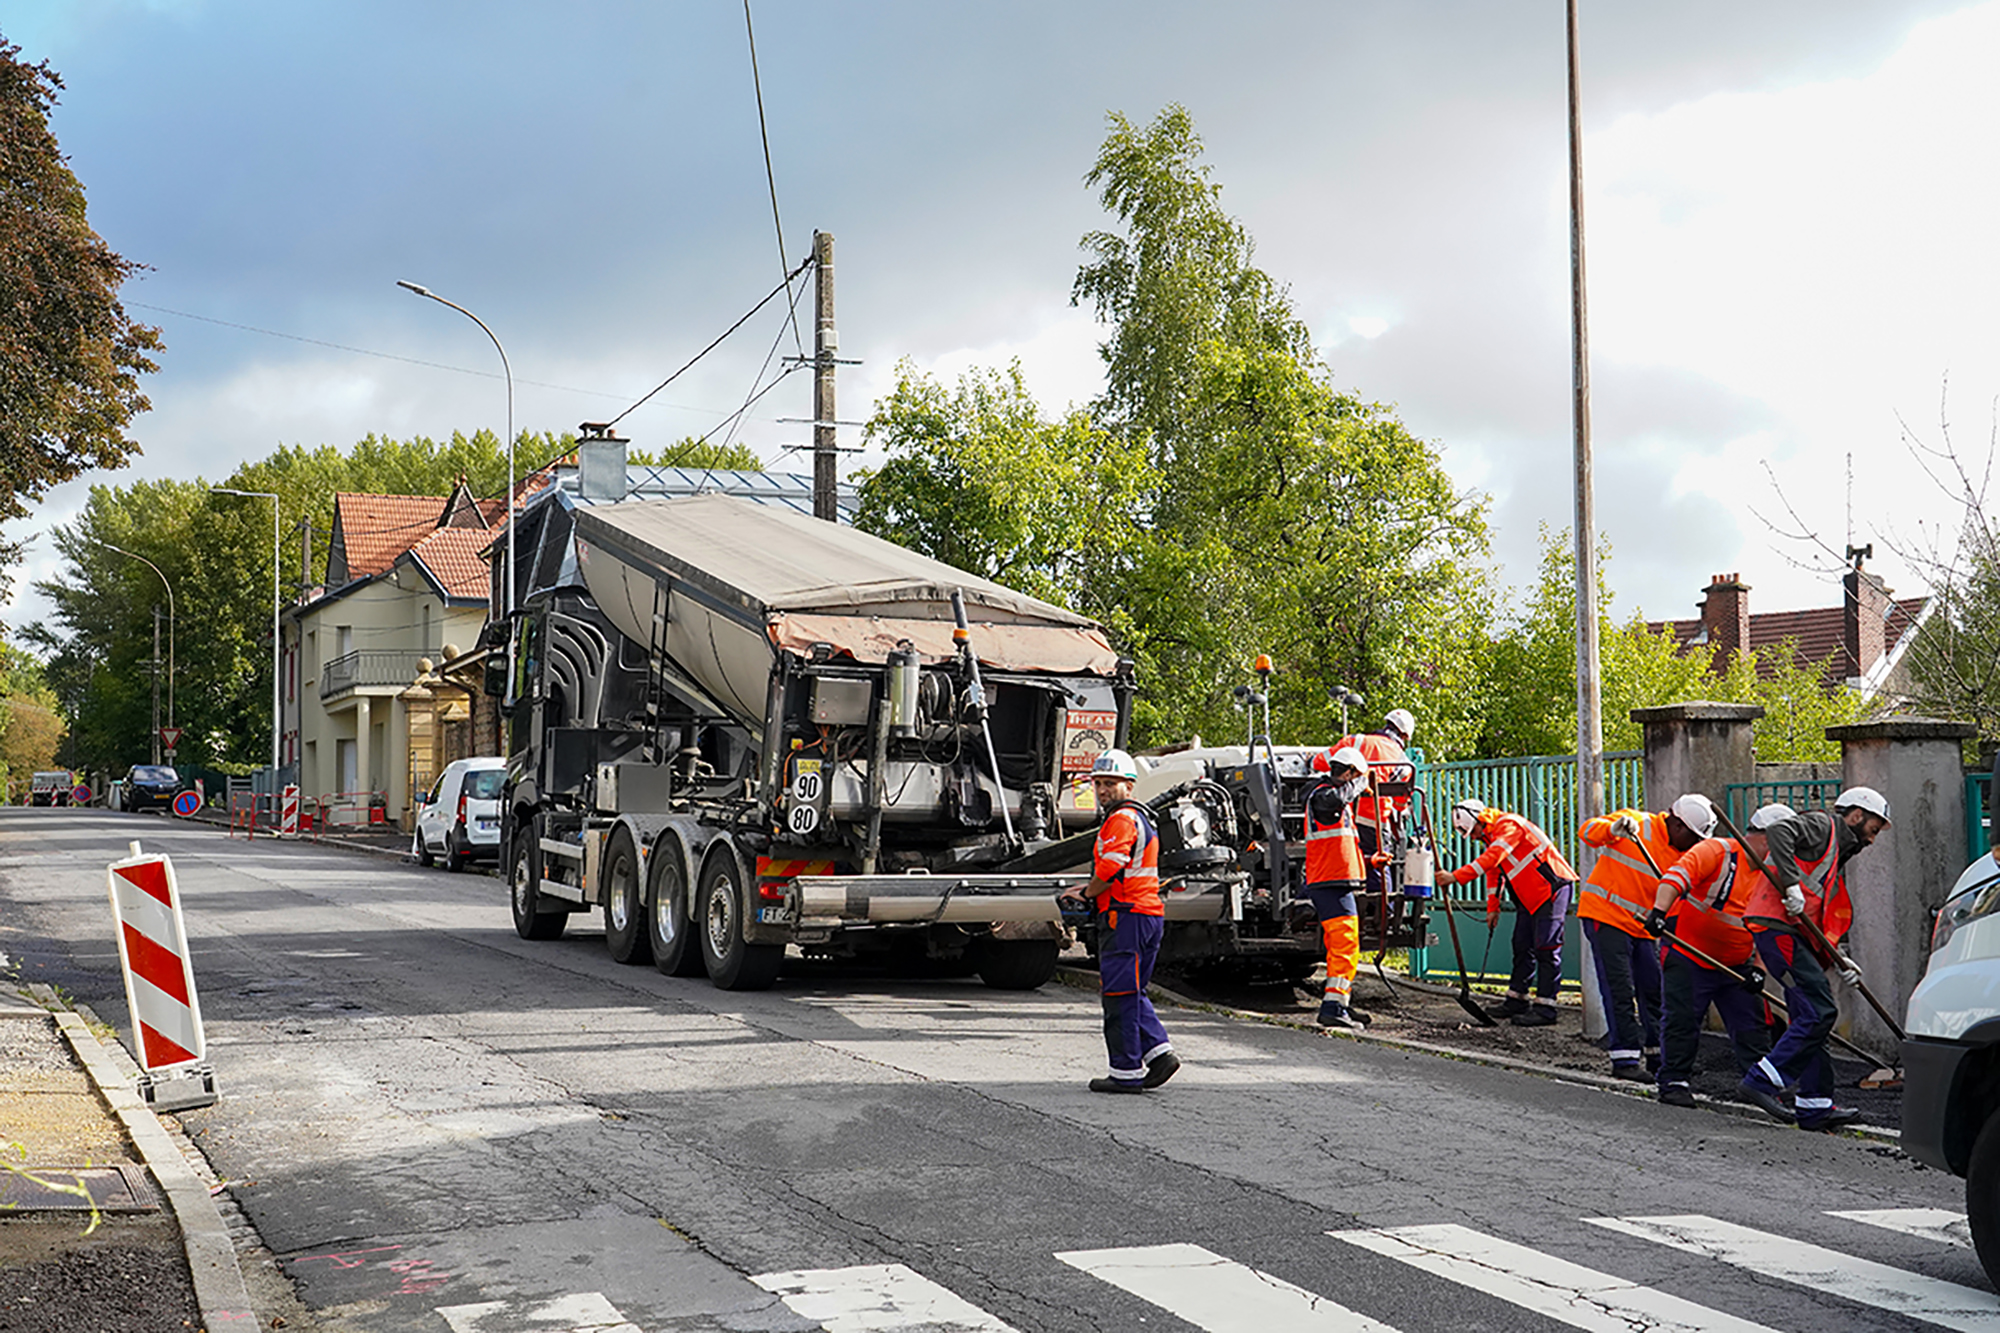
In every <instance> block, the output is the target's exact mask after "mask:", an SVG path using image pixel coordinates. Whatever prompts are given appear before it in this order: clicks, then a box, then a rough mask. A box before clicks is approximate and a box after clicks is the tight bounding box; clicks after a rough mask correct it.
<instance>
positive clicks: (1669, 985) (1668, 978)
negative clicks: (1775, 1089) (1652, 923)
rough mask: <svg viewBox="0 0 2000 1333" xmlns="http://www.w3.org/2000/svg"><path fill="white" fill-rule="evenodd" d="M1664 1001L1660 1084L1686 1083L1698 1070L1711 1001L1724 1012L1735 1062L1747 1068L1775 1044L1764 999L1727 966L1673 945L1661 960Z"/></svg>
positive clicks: (1741, 1070) (1742, 1069)
mask: <svg viewBox="0 0 2000 1333" xmlns="http://www.w3.org/2000/svg"><path fill="white" fill-rule="evenodd" d="M1660 972H1661V975H1662V978H1663V982H1664V984H1663V986H1662V988H1661V995H1662V998H1663V999H1664V1001H1665V1008H1666V1017H1665V1021H1664V1026H1665V1031H1664V1033H1663V1034H1662V1036H1663V1038H1664V1040H1663V1041H1662V1042H1661V1049H1660V1086H1661V1087H1663V1088H1664V1087H1668V1086H1669V1085H1671V1084H1675V1083H1686V1082H1687V1081H1688V1079H1689V1078H1691V1077H1692V1076H1693V1074H1694V1062H1695V1056H1696V1054H1697V1053H1699V1051H1700V1049H1701V1021H1702V1019H1704V1018H1706V1017H1708V1010H1709V1006H1710V1005H1713V1006H1714V1007H1715V1012H1716V1013H1718V1014H1720V1015H1722V1026H1723V1027H1724V1028H1725V1029H1727V1030H1728V1032H1729V1044H1730V1047H1731V1049H1732V1050H1733V1051H1734V1052H1735V1055H1736V1068H1737V1072H1738V1073H1740V1074H1748V1073H1749V1072H1750V1070H1751V1069H1752V1068H1754V1067H1755V1066H1756V1064H1757V1062H1758V1061H1759V1060H1761V1059H1763V1058H1764V1056H1765V1053H1766V1052H1768V1051H1769V1050H1770V1049H1771V1031H1770V1029H1769V1028H1767V1027H1766V1026H1765V1025H1764V1002H1763V1001H1762V1000H1761V999H1759V998H1758V997H1757V996H1755V995H1753V994H1752V993H1751V992H1750V990H1749V989H1748V988H1747V987H1745V986H1744V984H1743V983H1742V982H1740V981H1738V980H1736V979H1735V978H1734V977H1732V976H1730V975H1729V974H1728V973H1727V972H1723V971H1719V970H1718V969H1716V968H1712V967H1704V966H1703V965H1702V964H1700V963H1697V962H1696V961H1695V960H1694V959H1692V958H1690V957H1688V956H1687V955H1686V954H1684V953H1682V952H1681V951H1680V950H1679V949H1676V948H1674V947H1672V946H1671V945H1669V946H1668V947H1667V956H1666V959H1665V961H1664V962H1663V963H1662V964H1661V965H1660Z"/></svg>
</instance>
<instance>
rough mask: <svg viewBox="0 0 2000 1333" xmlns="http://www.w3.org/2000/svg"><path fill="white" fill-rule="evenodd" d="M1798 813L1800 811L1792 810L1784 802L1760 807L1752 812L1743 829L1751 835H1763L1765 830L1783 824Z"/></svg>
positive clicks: (1775, 802) (1774, 802)
mask: <svg viewBox="0 0 2000 1333" xmlns="http://www.w3.org/2000/svg"><path fill="white" fill-rule="evenodd" d="M1797 813H1798V811H1796V810H1794V809H1792V807H1790V806H1789V805H1786V804H1785V803H1784V802H1783V801H1773V802H1771V803H1770V804H1769V805H1760V806H1758V807H1757V808H1756V809H1755V810H1752V811H1751V812H1750V818H1749V820H1748V821H1747V822H1746V823H1745V824H1744V825H1743V827H1744V828H1745V829H1746V830H1747V831H1749V832H1751V833H1762V832H1763V831H1764V830H1765V829H1767V828H1769V827H1771V825H1773V824H1782V823H1783V822H1784V821H1786V820H1787V819H1790V818H1791V817H1792V816H1793V815H1796V814H1797Z"/></svg>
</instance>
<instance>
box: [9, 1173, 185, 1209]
mask: <svg viewBox="0 0 2000 1333" xmlns="http://www.w3.org/2000/svg"><path fill="white" fill-rule="evenodd" d="M21 1169H23V1168H16V1169H14V1170H7V1171H0V1212H88V1211H89V1210H90V1208H91V1206H92V1205H93V1204H95V1205H96V1207H97V1210H98V1211H99V1212H104V1213H148V1212H156V1211H158V1209H159V1207H160V1202H159V1200H158V1199H157V1198H155V1197H154V1195H153V1188H152V1186H151V1185H149V1184H147V1183H146V1171H145V1168H144V1167H139V1166H130V1165H127V1166H37V1167H32V1168H25V1169H27V1170H29V1171H30V1173H31V1174H30V1175H21V1174H18V1172H19V1170H21ZM56 1185H61V1186H75V1185H81V1186H82V1187H83V1188H84V1189H85V1190H87V1191H89V1193H90V1198H89V1199H88V1200H85V1199H83V1198H81V1197H79V1196H78V1195H76V1194H73V1193H70V1192H69V1190H68V1189H56V1188H52V1186H56Z"/></svg>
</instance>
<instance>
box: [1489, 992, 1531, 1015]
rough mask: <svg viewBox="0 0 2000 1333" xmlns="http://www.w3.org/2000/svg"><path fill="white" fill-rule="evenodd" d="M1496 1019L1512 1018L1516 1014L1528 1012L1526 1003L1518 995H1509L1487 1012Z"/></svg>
mask: <svg viewBox="0 0 2000 1333" xmlns="http://www.w3.org/2000/svg"><path fill="white" fill-rule="evenodd" d="M1489 1012H1491V1013H1492V1014H1493V1015H1494V1017H1496V1018H1512V1017H1513V1016H1514V1015H1516V1014H1525V1013H1527V1012H1528V1002H1527V1001H1526V1000H1524V999H1522V998H1521V997H1520V996H1518V995H1509V996H1508V997H1507V998H1506V999H1504V1000H1502V1001H1500V1003H1499V1004H1497V1005H1495V1006H1493V1008H1492V1009H1491V1010H1490V1011H1489Z"/></svg>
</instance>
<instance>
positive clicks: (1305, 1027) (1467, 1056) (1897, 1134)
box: [1056, 963, 1903, 1144]
mask: <svg viewBox="0 0 2000 1333" xmlns="http://www.w3.org/2000/svg"><path fill="white" fill-rule="evenodd" d="M1056 980H1057V981H1058V982H1059V983H1061V984H1062V985H1065V986H1070V987H1074V988H1075V989H1077V990H1091V991H1094V990H1096V989H1097V987H1098V980H1097V974H1096V973H1095V972H1091V971H1088V970H1086V969H1084V968H1080V967H1076V966H1073V965H1071V964H1067V963H1059V964H1057V966H1056ZM1397 984H1398V985H1401V984H1402V983H1401V982H1398V983H1397ZM1445 993H1446V994H1449V995H1456V994H1457V993H1458V992H1457V991H1455V990H1451V989H1447V990H1446V991H1445ZM1146 994H1147V996H1148V997H1149V998H1152V999H1155V1000H1164V1001H1166V1002H1167V1003H1168V1004H1171V1005H1173V1006H1174V1007H1175V1008H1178V1009H1191V1010H1195V1011H1196V1012H1199V1013H1208V1014H1219V1015H1221V1016H1223V1017H1225V1018H1234V1019H1237V1020H1239V1021H1244V1022H1252V1023H1264V1024H1267V1025H1269V1026H1271V1027H1281V1028H1291V1029H1293V1030H1295V1031H1298V1032H1310V1033H1313V1034H1315V1035H1316V1036H1321V1037H1327V1038H1330V1039H1332V1040H1335V1041H1354V1042H1361V1043H1364V1044H1367V1045H1374V1046H1386V1047H1389V1048H1390V1049H1392V1050H1399V1051H1416V1052H1420V1053H1421V1054H1424V1055H1435V1056H1439V1057H1442V1058H1444V1059H1447V1060H1459V1061H1463V1062H1464V1063H1466V1064H1473V1065H1485V1066H1486V1067H1487V1068H1489V1069H1504V1070H1507V1071H1508V1072H1510V1073H1515V1074H1533V1075H1536V1076H1538V1077H1541V1078H1547V1079H1553V1080H1555V1081H1556V1082H1558V1083H1570V1084H1574V1085H1576V1086H1577V1087H1582V1088H1595V1089H1597V1090H1598V1091H1599V1092H1609V1093H1613V1094H1615V1095H1617V1096H1620V1097H1629V1098H1631V1099H1632V1100H1634V1101H1642V1102H1650V1101H1656V1100H1658V1099H1657V1097H1656V1095H1655V1094H1654V1093H1653V1092H1652V1091H1651V1090H1650V1089H1649V1090H1646V1091H1641V1090H1640V1089H1639V1088H1638V1087H1637V1086H1635V1085H1633V1084H1631V1083H1629V1082H1626V1081H1625V1080H1623V1079H1615V1078H1612V1077H1611V1076H1609V1075H1608V1074H1590V1073H1586V1072H1584V1071H1583V1070H1581V1069H1563V1068H1561V1067H1559V1066H1556V1065H1538V1064H1535V1063H1533V1062H1531V1061H1528V1060H1516V1059H1514V1058H1512V1057H1511V1056H1505V1055H1492V1054H1489V1053H1488V1052H1486V1051H1468V1050H1464V1049H1462V1048H1460V1047H1456V1046H1440V1045H1437V1044H1436V1043H1434V1042H1428V1041H1412V1040H1410V1039H1409V1038H1408V1037H1391V1036H1388V1035H1386V1034H1384V1035H1381V1036H1377V1035H1375V1034H1374V1033H1371V1032H1368V1031H1366V1030H1364V1031H1361V1032H1349V1031H1346V1030H1345V1029H1342V1028H1323V1027H1321V1026H1319V1024H1317V1023H1314V1022H1312V1021H1310V1020H1307V1019H1303V1018H1287V1017H1285V1016H1284V1015H1282V1014H1263V1013H1258V1012H1257V1011H1256V1010H1254V1009H1235V1008H1232V1007H1230V1006H1229V1005H1226V1004H1212V1003H1210V1002H1209V1001H1207V1000H1196V999H1191V998H1190V997H1188V996H1185V995H1181V994H1178V993H1177V992H1174V991H1171V990H1168V989H1167V988H1166V987H1165V986H1162V985H1160V984H1159V983H1157V982H1155V983H1154V984H1153V985H1151V986H1148V987H1147V988H1146ZM1698 1105H1699V1106H1700V1108H1702V1109H1705V1110H1709V1111H1713V1112H1715V1113H1716V1114H1718V1115H1727V1116H1734V1117H1735V1118H1736V1119H1738V1120H1750V1121H1754V1122H1756V1123H1757V1124H1760V1125H1770V1126H1771V1127H1772V1128H1773V1129H1790V1128H1793V1126H1790V1125H1780V1124H1778V1123H1777V1122H1776V1121H1774V1120H1772V1119H1771V1117H1769V1116H1768V1115H1765V1114H1764V1113H1763V1112H1762V1111H1760V1110H1758V1109H1757V1108H1756V1107H1754V1106H1742V1105H1739V1104H1737V1103H1735V1102H1722V1101H1716V1100H1715V1099H1714V1098H1712V1097H1701V1098H1700V1099H1699V1102H1698ZM1839 1135H1840V1136H1844V1137H1850V1138H1860V1139H1873V1140H1876V1141H1878V1142H1882V1143H1890V1144H1894V1143H1900V1142H1901V1141H1902V1138H1903V1135H1902V1132H1901V1131H1900V1130H1894V1129H1888V1128H1885V1127H1882V1126H1878V1125H1854V1126H1850V1127H1849V1128H1847V1129H1844V1130H1841V1131H1839ZM1829 1137H1831V1136H1829Z"/></svg>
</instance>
